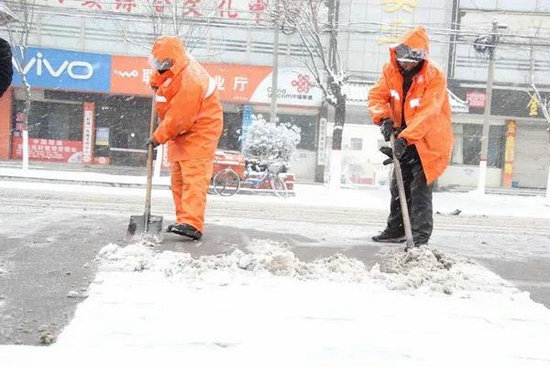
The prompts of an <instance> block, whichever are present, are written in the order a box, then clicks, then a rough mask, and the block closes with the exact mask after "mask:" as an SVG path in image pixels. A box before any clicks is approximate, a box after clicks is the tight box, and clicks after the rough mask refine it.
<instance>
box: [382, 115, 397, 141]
mask: <svg viewBox="0 0 550 367" xmlns="http://www.w3.org/2000/svg"><path fill="white" fill-rule="evenodd" d="M394 131H395V129H394V128H393V120H392V119H388V118H385V119H383V120H382V125H380V132H381V133H382V135H383V136H384V140H385V141H390V136H391V134H392V133H393V132H394Z"/></svg>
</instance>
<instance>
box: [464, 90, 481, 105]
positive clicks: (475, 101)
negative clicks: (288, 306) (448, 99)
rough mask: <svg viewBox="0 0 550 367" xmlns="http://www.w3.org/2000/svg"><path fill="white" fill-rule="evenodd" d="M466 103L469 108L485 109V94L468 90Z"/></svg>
mask: <svg viewBox="0 0 550 367" xmlns="http://www.w3.org/2000/svg"><path fill="white" fill-rule="evenodd" d="M466 101H468V106H470V107H481V108H484V107H485V92H480V91H477V90H470V91H468V92H466Z"/></svg>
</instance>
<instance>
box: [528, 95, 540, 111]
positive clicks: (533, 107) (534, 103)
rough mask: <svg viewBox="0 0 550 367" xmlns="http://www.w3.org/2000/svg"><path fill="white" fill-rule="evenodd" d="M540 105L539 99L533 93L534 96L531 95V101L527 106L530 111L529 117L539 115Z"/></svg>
mask: <svg viewBox="0 0 550 367" xmlns="http://www.w3.org/2000/svg"><path fill="white" fill-rule="evenodd" d="M539 105H540V102H539V99H538V98H537V95H536V94H535V93H533V95H531V100H530V101H529V103H528V104H527V108H528V109H529V116H538V115H539Z"/></svg>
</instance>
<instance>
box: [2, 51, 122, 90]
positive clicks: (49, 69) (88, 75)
mask: <svg viewBox="0 0 550 367" xmlns="http://www.w3.org/2000/svg"><path fill="white" fill-rule="evenodd" d="M18 52H19V50H17V49H14V50H13V54H14V60H13V66H14V69H15V72H14V75H13V83H14V84H17V85H22V79H21V75H22V74H24V75H26V77H27V81H28V82H29V84H30V85H31V87H39V88H49V89H57V88H59V89H75V90H88V91H100V92H108V91H109V86H110V80H109V78H110V70H111V57H110V56H109V55H100V54H91V53H84V52H73V51H63V50H56V49H43V48H34V47H30V48H29V49H27V55H26V57H25V60H24V61H23V62H22V63H21V65H18V64H17V62H16V61H15V55H18V54H17V53H18Z"/></svg>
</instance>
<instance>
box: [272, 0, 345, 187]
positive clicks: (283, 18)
mask: <svg viewBox="0 0 550 367" xmlns="http://www.w3.org/2000/svg"><path fill="white" fill-rule="evenodd" d="M268 9H269V10H268V13H269V15H270V18H271V19H272V21H273V22H274V24H275V25H276V26H277V27H280V29H281V31H282V32H283V33H284V34H287V35H290V34H296V35H298V36H299V38H300V40H301V42H302V45H303V47H304V48H305V50H306V52H307V56H306V57H305V58H304V60H303V61H304V64H305V65H306V66H307V68H308V69H309V70H310V72H311V73H312V74H313V76H314V78H315V82H316V85H317V86H318V87H319V88H321V90H322V91H323V94H324V97H325V100H326V102H327V103H328V104H329V105H331V106H332V107H333V108H334V129H333V132H332V149H331V153H330V169H329V177H330V179H329V182H330V187H331V188H338V187H339V186H340V177H341V171H342V162H341V160H342V134H343V129H344V124H345V121H346V94H345V88H344V86H345V83H346V80H347V75H346V73H345V72H344V70H343V68H342V63H341V60H340V56H339V52H338V37H337V35H338V13H339V0H271V1H270V3H269V6H268ZM325 78H326V82H325Z"/></svg>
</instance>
